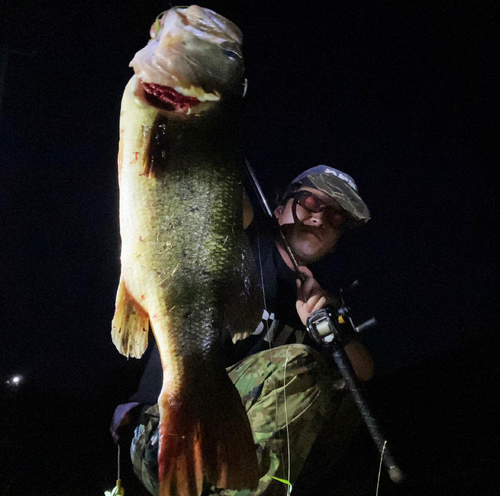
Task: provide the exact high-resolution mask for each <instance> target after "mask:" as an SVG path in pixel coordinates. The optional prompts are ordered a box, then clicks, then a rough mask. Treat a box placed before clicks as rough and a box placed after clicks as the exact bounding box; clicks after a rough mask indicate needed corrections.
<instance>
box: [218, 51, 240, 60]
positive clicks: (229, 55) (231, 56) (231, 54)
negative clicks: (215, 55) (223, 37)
mask: <svg viewBox="0 0 500 496" xmlns="http://www.w3.org/2000/svg"><path fill="white" fill-rule="evenodd" d="M222 53H223V54H224V55H225V56H226V57H227V58H229V59H231V60H236V59H237V58H238V54H237V53H236V52H233V50H228V49H222Z"/></svg>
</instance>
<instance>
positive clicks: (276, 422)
mask: <svg viewBox="0 0 500 496" xmlns="http://www.w3.org/2000/svg"><path fill="white" fill-rule="evenodd" d="M257 253H258V255H259V269H260V280H261V286H262V297H263V303H264V311H265V312H266V315H269V311H268V309H267V301H266V292H265V285H264V268H263V263H262V251H261V246H260V239H259V237H257ZM264 324H265V332H266V335H268V334H269V322H268V319H267V318H266V319H265V323H264ZM271 341H272V339H269V340H268V344H269V350H271V349H272V342H271ZM286 353H287V355H286V358H285V366H284V372H283V374H284V377H283V402H284V410H285V428H286V438H287V443H286V445H287V460H288V463H287V472H288V481H289V480H290V470H291V469H290V459H291V450H290V432H289V427H288V411H287V406H286V367H287V363H288V360H289V350H288V349H287V352H286ZM273 389H274V390H276V378H274V379H273ZM278 398H279V395H277V401H276V409H275V412H274V425H275V429H276V430H277V431H278V432H279V431H280V429H279V426H278V417H279V401H278ZM280 455H281V464H282V465H284V453H283V448H281V450H280ZM291 491H292V488H291V485H290V487H289V488H288V489H287V494H290V493H291Z"/></svg>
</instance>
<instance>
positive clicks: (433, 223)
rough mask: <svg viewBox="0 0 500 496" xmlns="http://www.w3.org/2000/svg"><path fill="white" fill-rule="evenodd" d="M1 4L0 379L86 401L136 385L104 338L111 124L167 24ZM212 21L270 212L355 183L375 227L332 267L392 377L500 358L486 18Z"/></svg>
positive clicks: (364, 14)
mask: <svg viewBox="0 0 500 496" xmlns="http://www.w3.org/2000/svg"><path fill="white" fill-rule="evenodd" d="M7 4H8V8H7V11H6V12H7V14H6V15H3V16H2V17H3V19H2V20H3V23H4V25H3V26H2V28H1V38H0V41H1V44H2V47H3V50H5V49H7V50H9V57H8V65H7V67H6V73H5V76H4V88H3V105H2V109H1V113H0V125H1V129H0V136H1V143H0V150H1V155H0V157H1V163H0V167H1V168H0V219H1V220H0V223H1V224H0V229H1V233H2V234H1V236H2V243H1V244H0V247H1V252H0V256H1V260H2V263H1V265H0V280H1V282H2V284H1V289H0V312H1V313H0V328H1V330H2V338H1V340H2V345H1V352H0V373H1V375H2V380H5V379H6V377H8V376H9V375H10V374H12V373H17V372H21V373H25V374H28V375H29V376H30V377H32V378H35V379H36V380H37V381H39V382H40V383H42V384H47V385H50V386H51V387H55V388H61V389H64V390H68V391H70V390H71V391H72V393H75V394H78V395H84V396H85V395H88V394H92V392H95V391H96V388H97V389H99V388H100V387H103V386H102V384H103V383H106V381H108V380H110V379H108V378H109V377H114V378H115V379H116V373H117V372H116V370H117V369H120V370H121V369H122V368H123V367H125V369H127V368H130V370H135V369H134V367H136V365H135V364H132V363H128V364H126V361H125V359H124V358H123V357H121V356H120V355H119V354H118V353H117V352H116V351H115V349H114V347H113V345H112V344H111V339H110V331H109V329H110V321H111V318H112V314H113V309H114V298H115V291H116V286H117V282H118V277H119V232H118V212H117V195H118V188H117V179H116V153H117V144H118V116H119V105H120V98H121V93H122V91H123V88H124V86H125V84H126V82H127V80H128V79H129V77H130V76H131V75H132V70H131V69H130V68H128V63H129V61H130V60H131V58H132V56H133V54H134V53H135V52H136V51H137V50H139V49H140V48H141V47H142V46H143V45H144V44H145V43H146V42H147V40H148V30H149V26H150V24H151V22H152V20H153V19H154V17H155V16H156V15H157V14H158V13H159V12H161V11H162V10H165V9H166V8H168V5H166V4H165V3H163V2H159V1H142V2H118V1H109V2H95V1H86V2H82V3H80V2H78V3H75V2H71V3H66V4H60V3H57V4H56V3H51V2H34V1H33V2H14V1H10V2H7ZM200 4H201V5H202V6H207V7H209V8H212V9H213V10H216V11H218V12H220V13H221V14H223V15H226V16H227V17H229V18H230V19H231V20H233V21H234V22H235V23H236V24H237V25H238V26H239V27H240V28H241V29H242V31H243V33H244V35H245V44H244V49H245V54H246V67H247V77H248V79H249V92H248V95H247V109H246V116H245V126H246V133H245V140H246V142H245V149H246V153H247V156H248V157H249V159H250V160H251V162H252V163H253V165H254V167H255V169H256V170H257V173H258V176H259V178H260V180H261V182H262V183H263V186H264V188H265V190H266V192H268V193H270V192H271V190H272V188H273V186H274V185H277V184H278V185H281V186H283V185H285V184H286V182H287V180H289V179H291V178H292V177H293V176H294V175H295V174H296V173H298V172H300V171H301V170H303V169H305V168H307V167H311V166H313V165H317V164H318V163H326V164H330V165H332V166H335V167H337V168H339V169H342V170H345V171H347V172H349V173H351V174H352V175H353V176H354V178H355V179H356V181H357V183H358V186H359V188H360V191H361V194H362V196H363V197H364V198H365V200H366V202H367V203H368V204H369V206H370V208H371V211H372V216H373V219H372V221H370V223H369V224H368V226H367V227H366V228H365V229H364V230H363V231H362V232H361V231H360V232H358V233H355V234H353V236H352V237H351V239H350V240H349V239H346V240H345V242H344V245H343V247H342V248H343V250H341V251H340V252H339V254H338V256H337V257H336V263H339V264H340V265H341V266H342V267H344V268H345V267H348V269H347V270H345V271H344V272H345V273H346V274H347V275H346V276H345V277H346V280H347V279H348V278H349V277H351V275H352V278H359V279H360V280H361V282H362V284H363V288H362V290H361V291H362V292H361V296H360V297H359V298H358V299H359V300H361V305H362V308H363V312H364V313H366V314H371V313H373V314H375V315H376V316H377V318H378V320H379V322H380V325H379V327H378V329H377V330H373V331H371V332H370V334H369V335H366V336H365V338H364V339H365V342H366V344H367V346H368V347H369V348H370V349H371V351H372V353H373V354H374V356H375V358H376V360H377V363H378V365H379V371H380V373H384V372H386V371H391V370H394V369H398V368H401V367H403V368H404V367H405V366H407V365H408V364H411V363H414V362H415V361H419V360H423V359H427V358H429V357H430V358H431V359H432V357H434V356H436V360H438V359H439V357H440V356H441V354H443V353H444V354H450V353H454V352H455V350H456V349H458V348H460V346H463V345H464V343H468V342H469V339H470V338H471V337H472V336H477V339H478V340H482V339H489V336H490V334H489V331H490V330H491V326H492V325H496V326H497V327H498V324H497V320H498V310H497V305H496V299H497V294H498V291H494V289H496V287H497V285H496V282H497V280H498V277H499V275H500V271H499V265H498V258H497V256H496V255H497V251H498V243H497V242H496V241H495V237H494V236H493V233H492V231H493V230H494V229H495V228H496V224H497V223H498V221H497V216H498V191H497V189H498V188H497V185H498V182H497V172H496V170H493V168H492V167H493V147H492V145H493V136H494V128H493V124H494V111H493V105H492V104H493V98H492V90H493V78H494V69H493V61H494V60H495V58H496V54H495V50H494V47H493V21H492V15H493V12H491V11H489V10H487V9H486V7H485V6H484V5H486V4H483V3H482V2H469V3H468V4H460V5H458V4H457V3H456V2H451V1H449V2H448V1H444V2H397V1H394V2H389V1H384V2H373V1H368V0H364V1H340V2H337V1H333V2H324V4H323V2H295V3H291V2H290V3H289V4H288V6H287V7H278V6H277V5H278V2H277V3H275V4H274V3H271V2H269V3H267V6H262V5H259V4H258V3H257V2H228V1H222V0H221V1H213V2H201V3H200ZM280 4H281V2H280ZM327 4H328V6H327ZM4 53H5V52H4ZM495 168H497V166H496V164H495ZM339 270H340V269H339ZM485 329H486V330H485ZM481 333H483V334H481ZM132 375H133V374H132ZM126 376H127V374H126V373H125V374H124V377H126Z"/></svg>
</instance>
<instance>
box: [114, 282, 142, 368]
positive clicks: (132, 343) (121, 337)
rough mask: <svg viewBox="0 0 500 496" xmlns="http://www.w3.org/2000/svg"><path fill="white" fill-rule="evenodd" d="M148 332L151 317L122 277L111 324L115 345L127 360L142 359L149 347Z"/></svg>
mask: <svg viewBox="0 0 500 496" xmlns="http://www.w3.org/2000/svg"><path fill="white" fill-rule="evenodd" d="M148 331H149V316H148V314H147V312H146V311H145V310H144V309H143V308H142V307H141V305H139V303H137V301H136V300H135V299H134V297H133V296H132V295H131V294H130V293H129V292H128V290H127V287H126V285H125V281H124V279H123V276H121V277H120V284H119V285H118V292H117V294H116V306H115V315H114V316H113V322H112V323H111V338H112V340H113V344H114V345H115V346H116V348H117V349H118V351H119V352H120V353H121V354H122V355H125V356H126V357H127V358H128V357H132V358H141V356H142V354H143V353H144V352H145V351H146V348H147V346H148Z"/></svg>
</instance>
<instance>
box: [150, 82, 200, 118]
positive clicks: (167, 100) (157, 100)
mask: <svg viewBox="0 0 500 496" xmlns="http://www.w3.org/2000/svg"><path fill="white" fill-rule="evenodd" d="M142 87H143V88H144V97H145V99H146V101H147V102H148V103H149V104H150V105H153V106H155V107H158V108H161V109H163V110H168V111H170V112H172V111H178V110H188V109H189V107H194V106H195V105H198V104H199V103H200V100H198V98H196V97H194V96H184V95H181V94H180V93H179V92H178V91H176V90H174V88H171V87H170V86H161V85H160V84H154V83H145V82H142Z"/></svg>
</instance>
